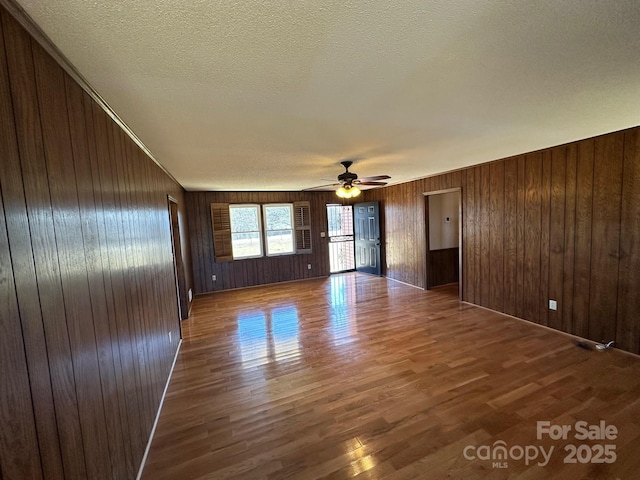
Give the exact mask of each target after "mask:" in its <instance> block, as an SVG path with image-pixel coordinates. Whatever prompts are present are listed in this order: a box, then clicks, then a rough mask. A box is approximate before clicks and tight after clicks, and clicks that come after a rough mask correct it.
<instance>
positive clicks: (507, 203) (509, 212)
mask: <svg viewBox="0 0 640 480" xmlns="http://www.w3.org/2000/svg"><path fill="white" fill-rule="evenodd" d="M502 213H504V312H505V313H507V314H509V315H516V302H517V272H518V269H517V255H518V243H517V226H518V163H517V162H516V161H514V160H513V159H510V160H507V161H505V163H504V210H503V211H499V212H498V214H502Z"/></svg>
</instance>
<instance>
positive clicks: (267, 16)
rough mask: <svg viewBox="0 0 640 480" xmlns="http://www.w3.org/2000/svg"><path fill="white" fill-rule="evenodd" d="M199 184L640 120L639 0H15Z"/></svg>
mask: <svg viewBox="0 0 640 480" xmlns="http://www.w3.org/2000/svg"><path fill="white" fill-rule="evenodd" d="M18 1H19V3H20V4H21V5H22V7H23V8H24V9H25V10H26V12H27V13H28V14H29V15H30V16H31V17H32V18H33V19H34V20H35V21H36V23H37V24H38V25H40V27H41V28H42V29H43V30H44V32H45V33H46V34H47V35H48V36H49V37H50V38H51V39H52V40H53V42H54V43H55V44H56V45H57V46H58V47H59V48H60V50H61V51H62V52H63V53H64V54H65V55H66V56H67V58H69V60H70V61H71V62H72V63H73V64H74V65H75V67H76V68H77V69H78V70H79V71H80V73H81V74H82V75H84V77H85V78H87V79H88V81H89V83H90V84H91V85H92V86H93V87H94V88H95V89H96V90H97V91H98V92H99V93H100V94H101V95H102V96H103V98H104V99H105V100H106V101H107V103H109V104H110V105H111V107H112V108H113V109H114V110H115V111H116V112H117V113H118V115H119V116H120V117H121V118H122V119H123V120H124V121H125V122H126V123H127V124H128V125H129V126H130V127H131V129H132V130H133V131H134V132H135V133H136V134H137V135H138V137H140V139H141V140H142V141H143V142H144V143H145V144H146V146H147V147H148V148H149V149H150V150H151V152H153V154H154V156H155V157H156V159H157V160H158V161H159V162H160V163H161V164H162V165H164V167H165V168H166V169H167V170H168V171H169V172H171V174H173V175H174V176H175V178H176V179H177V180H178V181H179V182H180V183H181V184H182V185H183V186H184V187H185V188H186V189H188V190H300V189H303V188H308V187H314V186H317V185H322V184H325V183H329V182H327V181H325V180H323V179H329V180H331V179H334V178H335V177H336V176H337V175H338V174H339V173H340V172H341V171H342V167H340V165H339V161H340V160H342V159H345V158H355V159H356V162H355V164H354V166H353V168H352V170H354V171H355V172H356V173H358V174H359V175H360V176H370V175H379V174H388V175H391V176H392V180H391V183H398V182H402V181H407V180H410V179H415V178H419V177H423V176H427V175H430V174H433V173H437V172H443V171H448V170H452V169H456V168H460V167H463V166H466V165H471V164H475V163H481V162H485V161H489V160H494V159H498V158H502V157H505V156H509V155H513V154H518V153H524V152H528V151H531V150H535V149H540V148H544V147H548V146H552V145H558V144H561V143H566V142H570V141H573V140H577V139H581V138H585V137H589V136H593V135H598V134H601V133H607V132H611V131H615V130H619V129H623V128H627V127H632V126H636V125H639V124H640V1H638V0H627V1H625V0H615V1H613V0H575V1H566V0H565V1H560V0H558V1H549V2H539V1H531V0H521V1H517V0H516V1H508V2H507V1H498V0H493V1H480V0H465V1H461V0H443V1H433V0H422V1H420V0H402V1H401V0H398V1H395V2H391V1H383V0H380V1H359V2H350V1H336V0H330V1H322V0H314V1H296V0H289V1H283V0H272V1H257V0H256V1H248V0H244V1H243V0H235V1H206V0H190V1H186V0H183V1H176V0H109V1H98V0H94V1H87V0H46V1H45V0H18Z"/></svg>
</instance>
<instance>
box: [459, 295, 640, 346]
mask: <svg viewBox="0 0 640 480" xmlns="http://www.w3.org/2000/svg"><path fill="white" fill-rule="evenodd" d="M461 303H466V304H467V305H472V306H474V307H477V308H481V309H483V310H488V311H490V312H493V313H497V314H498V315H502V316H504V317H509V318H512V319H514V320H519V321H521V322H526V323H527V324H529V325H534V326H536V327H539V328H544V329H545V330H549V331H551V332H555V333H559V334H561V335H564V336H565V337H571V338H572V339H574V340H575V339H577V340H580V341H584V342H587V343H593V344H596V343H598V342H596V341H594V340H591V339H589V338H585V337H581V336H580V335H574V334H573V333H569V332H565V331H563V330H558V329H557V328H553V327H547V326H546V325H541V324H539V323H536V322H532V321H531V320H526V319H524V318H520V317H516V316H513V315H509V314H508V313H503V312H499V311H498V310H494V309H492V308H489V307H483V306H482V305H478V304H476V303H472V302H467V301H466V300H462V302H461ZM612 350H615V351H616V352H620V353H624V354H625V355H631V356H632V357H634V358H640V355H638V354H637V353H633V352H629V351H627V350H623V349H621V348H617V347H616V346H615V344H614V345H613V348H612Z"/></svg>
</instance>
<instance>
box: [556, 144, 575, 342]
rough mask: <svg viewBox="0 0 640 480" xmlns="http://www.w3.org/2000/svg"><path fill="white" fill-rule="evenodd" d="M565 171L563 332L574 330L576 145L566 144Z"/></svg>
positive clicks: (561, 306)
mask: <svg viewBox="0 0 640 480" xmlns="http://www.w3.org/2000/svg"><path fill="white" fill-rule="evenodd" d="M566 155H567V163H566V165H567V173H566V177H565V187H564V192H565V209H564V217H565V221H564V264H563V265H564V266H563V269H562V304H561V305H560V308H561V309H562V324H561V327H560V329H561V330H562V331H564V332H574V331H575V330H574V326H573V293H574V262H575V250H576V249H575V247H576V241H575V231H576V182H577V155H578V148H577V145H576V144H575V143H574V144H571V145H567V146H566Z"/></svg>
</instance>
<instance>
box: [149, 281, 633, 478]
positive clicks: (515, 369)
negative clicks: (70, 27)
mask: <svg viewBox="0 0 640 480" xmlns="http://www.w3.org/2000/svg"><path fill="white" fill-rule="evenodd" d="M183 336H184V340H183V345H182V349H181V352H180V354H179V357H178V360H177V363H176V367H175V370H174V373H173V378H172V380H171V383H170V386H169V390H168V393H167V397H166V399H165V403H164V407H163V411H162V413H161V416H160V420H159V423H158V428H157V430H156V434H155V438H154V440H153V442H152V446H151V450H150V453H149V457H148V460H147V463H146V466H145V470H144V474H143V478H145V479H154V480H162V479H181V480H188V479H227V478H229V479H268V480H277V479H285V478H288V479H289V478H291V479H304V480H313V479H320V478H327V479H342V478H352V477H356V476H357V477H358V478H359V479H389V480H401V479H441V478H465V479H473V478H481V479H485V478H486V479H507V478H518V479H549V478H557V479H621V480H627V479H632V478H637V472H638V471H640V359H638V358H637V357H634V356H632V355H629V354H624V353H621V352H619V351H616V350H610V351H605V352H600V351H597V350H591V351H589V350H585V349H582V348H579V347H577V346H575V345H574V344H573V342H572V338H571V337H569V336H567V335H564V334H562V333H559V332H555V331H552V330H549V329H545V328H543V327H539V326H536V325H533V324H529V323H527V322H524V321H521V320H516V319H513V318H510V317H506V316H503V315H500V314H497V313H494V312H491V311H488V310H485V309H481V308H478V307H474V306H472V305H469V304H464V303H460V302H459V301H458V299H457V287H442V288H438V289H434V290H431V291H422V290H419V289H415V288H412V287H409V286H406V285H403V284H400V283H397V282H392V281H389V280H386V279H383V278H376V277H370V276H366V275H359V274H343V275H335V276H332V277H330V278H327V279H315V280H308V281H302V282H295V283H287V284H279V285H270V286H265V287H257V288H251V289H244V290H235V291H224V292H219V293H214V294H209V295H206V296H201V297H197V298H196V301H195V303H194V306H193V310H192V316H191V318H190V319H189V320H187V321H185V322H183ZM538 421H549V422H550V424H552V425H558V426H564V425H567V426H570V427H571V432H570V433H569V434H568V438H567V439H566V440H562V439H559V440H553V439H551V438H550V437H549V436H548V435H544V436H543V438H542V439H540V440H538V439H537V438H536V434H537V422H538ZM578 421H585V422H587V424H589V425H592V424H598V423H599V422H600V421H604V422H605V423H606V425H613V426H615V427H616V428H617V430H618V434H617V436H616V438H615V439H613V440H577V439H576V438H575V437H574V435H575V433H576V428H575V424H576V422H578ZM496 442H498V443H496ZM568 444H574V445H575V446H576V448H578V449H579V447H580V445H583V444H584V445H586V447H582V449H581V450H580V451H579V454H580V455H578V457H577V458H578V460H577V461H576V463H564V459H565V457H567V455H569V452H568V451H565V446H566V445H568ZM607 444H610V445H613V446H614V447H613V451H614V452H615V455H616V459H615V461H614V462H613V463H581V462H580V460H582V461H584V460H585V459H587V457H588V458H589V459H590V458H592V457H593V458H595V457H596V456H597V455H596V454H597V450H598V449H599V447H598V445H602V446H604V445H607ZM500 445H506V447H507V450H508V451H507V454H508V456H507V458H506V459H505V460H500V461H498V460H494V459H491V458H489V459H487V460H485V459H483V458H484V457H485V453H486V452H487V451H490V452H492V453H496V452H497V451H498V449H496V448H494V447H496V446H500ZM514 447H522V450H518V448H514ZM541 447H542V448H544V449H545V451H546V452H549V450H550V448H551V447H553V451H552V453H551V455H550V456H549V458H550V460H549V462H548V463H547V464H546V465H544V466H541V465H538V462H541V463H543V457H542V454H541V453H540V450H539V449H540V448H541ZM534 448H535V449H536V453H537V454H538V458H536V459H534V460H529V461H527V459H526V458H525V457H524V456H519V454H520V453H521V452H525V451H529V453H530V454H531V456H532V455H533V449H534ZM568 448H571V447H568ZM609 448H611V447H609ZM527 449H528V450H527ZM465 452H466V455H465ZM494 462H497V463H499V464H500V465H498V464H494Z"/></svg>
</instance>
